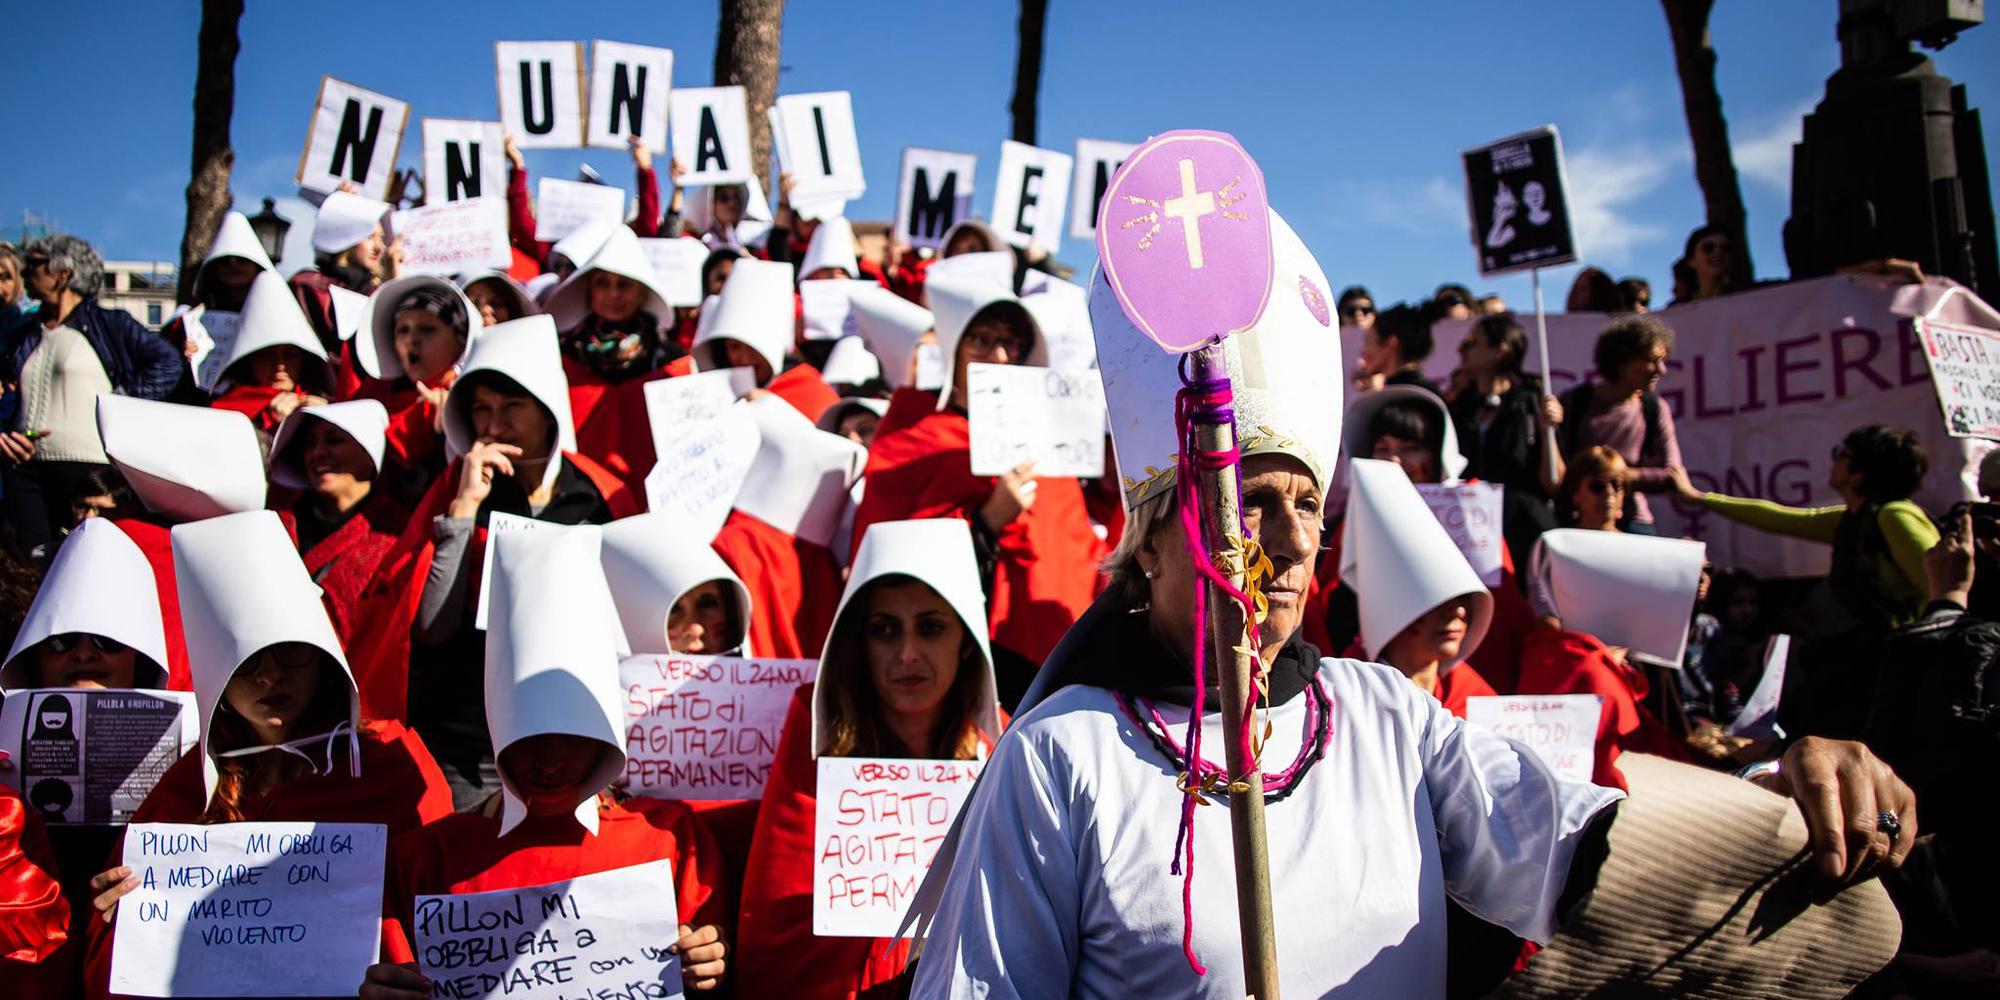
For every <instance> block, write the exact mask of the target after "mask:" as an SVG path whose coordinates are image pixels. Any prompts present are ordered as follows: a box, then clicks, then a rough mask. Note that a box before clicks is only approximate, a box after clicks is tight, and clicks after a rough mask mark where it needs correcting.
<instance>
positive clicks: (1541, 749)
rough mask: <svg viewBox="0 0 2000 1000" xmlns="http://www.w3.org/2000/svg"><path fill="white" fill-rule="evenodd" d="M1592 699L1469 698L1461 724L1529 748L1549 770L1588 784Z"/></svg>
mask: <svg viewBox="0 0 2000 1000" xmlns="http://www.w3.org/2000/svg"><path fill="white" fill-rule="evenodd" d="M1599 701H1600V699H1599V698H1598V697H1597V696H1596V695H1594V694H1556V695H1548V694H1509V695H1494V696H1491V697H1486V696H1482V697H1477V698H1467V699H1466V700H1465V721H1467V722H1470V723H1473V724H1474V725H1480V726H1485V727H1486V728H1488V729H1491V730H1493V731H1494V732H1495V733H1498V734H1500V735H1501V736H1505V737H1507V738H1508V739H1511V740H1519V741H1520V742H1522V743H1525V744H1527V745H1528V749H1530V750H1533V751H1534V752H1535V754H1536V756H1539V757H1540V758H1542V762H1543V763H1545V764H1547V765H1548V766H1549V768H1550V769H1551V770H1554V771H1556V772H1557V773H1559V774H1566V775H1568V776H1570V777H1572V778H1575V779H1576V780H1578V781H1589V780H1590V776H1591V774H1592V772H1594V771H1595V770H1596V768H1597V717H1598V712H1599Z"/></svg>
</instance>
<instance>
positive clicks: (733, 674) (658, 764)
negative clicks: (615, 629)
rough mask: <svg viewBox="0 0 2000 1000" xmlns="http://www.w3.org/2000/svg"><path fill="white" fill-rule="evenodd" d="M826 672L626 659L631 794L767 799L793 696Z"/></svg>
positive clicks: (783, 665)
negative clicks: (766, 789)
mask: <svg viewBox="0 0 2000 1000" xmlns="http://www.w3.org/2000/svg"><path fill="white" fill-rule="evenodd" d="M818 676H819V661H818V660H753V659H746V658H744V657H740V656H699V655H695V654H692V653H648V654H643V655H640V656H630V657H626V658H625V660H624V662H623V663H621V664H619V667H618V678H619V682H620V683H621V684H623V685H624V690H625V778H624V780H625V789H626V790H627V791H629V792H631V793H632V794H634V795H646V796H651V797H652V798H656V799H754V798H757V797H759V796H761V795H763V794H764V781H765V779H766V778H768V777H770V774H771V762H772V760H773V759H775V758H776V757H777V754H778V736H779V734H780V733H782V732H783V731H784V728H785V711H786V709H788V708H789V707H790V706H791V703H792V693H793V692H794V691H797V690H798V688H799V685H801V684H810V683H812V682H813V680H814V678H816V677H818Z"/></svg>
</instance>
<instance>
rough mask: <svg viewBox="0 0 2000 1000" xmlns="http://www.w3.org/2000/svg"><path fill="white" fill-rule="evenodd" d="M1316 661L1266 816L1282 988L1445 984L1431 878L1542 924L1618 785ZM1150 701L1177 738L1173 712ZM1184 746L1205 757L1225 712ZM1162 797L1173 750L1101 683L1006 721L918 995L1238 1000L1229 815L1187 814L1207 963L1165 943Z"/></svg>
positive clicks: (1409, 990)
mask: <svg viewBox="0 0 2000 1000" xmlns="http://www.w3.org/2000/svg"><path fill="white" fill-rule="evenodd" d="M1319 674H1320V677H1321V678H1323V679H1324V681H1325V682H1326V685H1327V690H1328V691H1329V693H1330V694H1331V695H1332V699H1333V733H1332V739H1331V741H1330V743H1329V744H1328V747H1327V752H1326V757H1325V759H1323V760H1321V761H1320V762H1319V763H1317V764H1315V765H1314V766H1313V767H1312V768H1311V770H1309V771H1308V772H1307V773H1306V776H1305V778H1304V779H1303V780H1302V781H1301V783H1300V785H1299V787H1298V788H1296V789H1295V790H1294V791H1293V792H1292V794H1291V795H1290V796H1288V797H1287V798H1285V799H1284V800H1283V801H1279V802H1273V803H1270V804H1269V805H1268V806H1267V808H1266V810H1265V816H1266V821H1267V824H1268V835H1269V843H1270V857H1271V889H1272V895H1273V906H1274V912H1275V916H1276V923H1277V953H1278V967H1279V981H1280V988H1281V991H1282V993H1283V995H1284V996H1286V997H1288V998H1297V997H1322V996H1325V997H1371V998H1374V997H1398V998H1405V997H1408V998H1419V997H1442V996H1444V989H1445V895H1446V893H1449V894H1450V895H1451V897H1452V898H1454V899H1456V900H1458V901H1459V903H1460V904H1461V905H1463V906H1465V907H1466V908H1467V909H1469V910H1471V911H1472V912H1473V913H1475V914H1478V915H1479V916H1481V917H1483V918H1485V919H1486V920H1488V921H1490V922H1492V923H1495V924H1499V925H1501V926H1503V927H1507V928H1509V929H1510V930H1512V931H1514V932H1515V933H1516V934H1519V935H1521V936H1523V937H1527V938H1531V939H1534V940H1538V941H1545V940H1547V939H1548V937H1549V936H1550V935H1551V934H1552V933H1553V931H1554V920H1555V908H1556V903H1557V900H1558V898H1559V897H1560V896H1561V894H1562V889H1563V881H1564V879H1565V878H1566V877H1567V874H1568V871H1569V865H1570V859H1571V855H1572V853H1573V851H1574V850H1575V845H1576V841H1577V839H1578V835H1579V833H1580V832H1581V831H1582V830H1583V829H1584V827H1585V826H1586V825H1587V824H1588V823H1589V821H1590V819H1591V817H1593V816H1595V815H1596V814H1597V813H1598V811H1599V810H1601V809H1603V808H1604V807H1606V806H1608V805H1610V804H1611V803H1612V802H1613V801H1615V800H1617V799H1618V798H1620V797H1621V796H1622V793H1620V792H1617V791H1614V790H1612V789H1607V788H1599V787H1596V786H1594V785H1589V784H1583V783H1579V782H1576V781H1572V780H1570V779H1567V778H1564V777H1561V776H1559V775H1557V774H1556V773H1554V772H1553V771H1551V770H1549V768H1547V767H1546V766H1544V765H1543V764H1542V763H1541V761H1540V760H1539V759H1538V758H1536V757H1535V756H1534V754H1533V753H1532V752H1531V751H1529V750H1528V749H1527V748H1525V747H1524V746H1522V745H1520V744H1518V743H1513V742H1510V741H1508V740H1504V739H1502V738H1500V737H1498V736H1495V735H1493V734H1492V733H1490V732H1488V731H1486V730H1484V729H1481V728H1477V727H1471V726H1467V725H1466V724H1465V723H1464V722H1463V721H1461V720H1460V719H1458V718H1456V717H1454V716H1452V715H1451V714H1450V713H1448V712H1446V711H1445V710H1444V709H1443V707H1442V706H1440V705H1439V704H1438V703H1437V701H1436V700H1435V699H1433V698H1431V697H1430V696H1428V695H1426V694H1425V693H1424V692H1422V691H1420V690H1418V688H1417V687H1416V685H1414V684H1411V683H1410V682H1409V681H1408V680H1407V679H1405V678H1404V677H1403V676H1402V675H1401V674H1399V673H1397V672H1396V671H1394V670H1391V669H1389V668H1387V667H1384V666H1381V665H1379V664H1373V663H1362V662H1359V661H1356V660H1345V659H1331V658H1329V659H1326V660H1322V661H1321V663H1320V671H1319ZM1308 698H1310V695H1309V694H1302V695H1300V696H1299V697H1296V698H1293V699H1292V700H1291V702H1290V703H1288V704H1286V705H1283V706H1280V707H1278V708H1277V709H1275V710H1274V711H1273V712H1272V723H1273V725H1274V726H1275V732H1274V733H1273V735H1272V738H1271V740H1270V742H1269V744H1268V745H1267V746H1266V748H1265V750H1264V758H1263V759H1264V766H1265V767H1266V768H1267V769H1270V770H1280V769H1282V768H1284V767H1285V766H1287V765H1288V764H1289V763H1291V761H1292V760H1293V758H1294V756H1295V755H1296V754H1297V752H1298V749H1299V745H1300V741H1301V739H1302V737H1303V736H1304V733H1303V729H1304V724H1305V719H1306V702H1307V700H1308ZM1158 707H1159V711H1160V714H1161V716H1162V717H1163V718H1165V719H1166V720H1167V722H1168V724H1169V729H1170V731H1171V732H1172V733H1173V735H1174V738H1175V739H1176V740H1177V741H1180V742H1181V744H1182V745H1183V746H1184V745H1185V744H1186V740H1185V730H1186V727H1187V723H1186V718H1187V716H1186V709H1185V707H1175V706H1158ZM1140 711H1141V712H1142V713H1143V712H1144V709H1143V708H1141V709H1140ZM1176 717H1178V718H1179V720H1180V721H1179V722H1175V721H1174V720H1175V718H1176ZM1202 739H1203V756H1204V757H1207V758H1208V759H1210V760H1220V759H1221V758H1222V753H1223V743H1222V740H1223V734H1222V716H1221V713H1219V712H1216V713H1211V714H1209V715H1208V716H1207V717H1206V719H1205V722H1204V728H1203V737H1202ZM1180 800H1181V793H1180V792H1179V791H1178V790H1177V789H1176V788H1175V785H1174V771H1173V769H1172V768H1171V766H1170V765H1169V764H1168V763H1167V762H1166V760H1165V758H1164V757H1163V756H1162V755H1161V754H1160V752H1159V751H1158V750H1157V749H1155V748H1154V746H1153V745H1152V743H1151V742H1149V741H1148V739H1147V737H1146V735H1145V734H1144V733H1143V732H1140V731H1138V730H1137V729H1135V728H1134V726H1133V725H1132V722H1131V721H1130V719H1129V718H1128V717H1127V716H1126V715H1125V713H1124V712H1123V710H1121V709H1120V708H1119V707H1118V703H1117V701H1116V698H1115V696H1113V695H1112V693H1111V692H1109V691H1107V690H1105V689H1103V688H1095V687H1085V686H1072V687H1069V688H1065V689H1063V690H1062V691H1059V692H1057V693H1056V694H1054V695H1053V696H1051V697H1050V698H1049V699H1048V700H1047V701H1045V702H1043V703H1042V704H1041V705H1039V706H1037V707H1036V708H1035V709H1034V710H1033V711H1031V712H1029V713H1027V714H1026V715H1023V716H1022V717H1021V718H1019V719H1016V720H1015V721H1014V724H1013V726H1012V727H1011V728H1010V729H1009V730H1008V731H1007V734H1006V736H1005V737H1004V738H1003V739H1001V741H1000V743H999V745H998V746H997V747H996V748H995V750H994V754H993V758H992V760H991V761H990V762H989V763H988V764H987V765H986V770H985V774H984V775H983V776H982V778H981V780H980V782H979V785H978V787H977V788H976V789H975V790H974V792H973V794H972V798H971V800H970V801H969V802H968V803H967V804H966V807H965V815H964V818H963V824H962V827H963V831H962V835H963V837H964V839H963V840H961V841H960V842H959V844H958V848H957V851H956V853H955V855H954V856H953V857H952V859H951V866H952V867H951V870H950V873H949V875H948V876H947V877H946V881H945V883H944V892H943V895H942V897H941V899H940V902H939V904H938V916H937V920H936V922H935V923H934V924H933V925H932V927H931V929H930V933H929V935H928V937H927V939H926V943H925V945H924V951H923V960H922V961H921V962H920V963H919V964H918V969H917V979H916V986H915V989H914V991H913V993H912V995H913V996H917V997H925V998H931V997H946V996H949V997H993V998H1001V997H1049V998H1055V997H1103V998H1116V1000H1131V998H1133V997H1185V996H1200V997H1218V998H1228V1000H1241V998H1242V997H1243V996H1244V994H1245V989H1244V985H1243V973H1242V959H1241V957H1240V956H1241V948H1240V940H1241V939H1240V937H1239V935H1238V931H1237V920H1236V880H1235V873H1234V870H1233V867H1232V862H1231V853H1230V835H1229V811H1228V809H1227V808H1222V807H1217V806H1215V805H1209V806H1204V807H1200V808H1197V809H1196V810H1195V844H1196V846H1195V881H1194V911H1195V951H1196V954H1197V955H1198V956H1199V957H1200V958H1201V960H1202V962H1203V963H1204V964H1206V965H1207V966H1208V975H1207V976H1206V977H1197V976H1196V975H1195V974H1194V973H1193V971H1192V970H1191V969H1189V967H1188V964H1187V961H1186V959H1185V958H1184V957H1183V956H1182V953H1181V932H1182V926H1183V920H1182V911H1181V880H1180V879H1179V878H1178V877H1176V876H1174V875H1172V874H1171V873H1170V872H1169V871H1168V865H1169V864H1170V863H1171V861H1172V855H1173V847H1174V835H1175V830H1176V826H1177V824H1178V822H1179V818H1180V810H1179V804H1180Z"/></svg>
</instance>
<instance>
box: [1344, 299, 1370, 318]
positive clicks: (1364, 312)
mask: <svg viewBox="0 0 2000 1000" xmlns="http://www.w3.org/2000/svg"><path fill="white" fill-rule="evenodd" d="M1340 314H1341V315H1342V316H1373V315H1375V307H1374V306H1367V305H1362V304H1360V303H1358V302H1357V303H1354V304H1352V305H1345V306H1341V307H1340Z"/></svg>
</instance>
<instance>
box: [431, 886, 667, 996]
mask: <svg viewBox="0 0 2000 1000" xmlns="http://www.w3.org/2000/svg"><path fill="white" fill-rule="evenodd" d="M678 912H679V907H678V906H677V905H676V903H675V901H674V867H673V865H672V864H671V863H670V862H667V861H664V860H661V861H648V862H645V863H643V864H637V865H629V866H627V867H624V868H614V869H612V870H611V871H608V872H598V873H596V874H594V875H580V876H578V877H576V878H573V879H570V880H569V881H567V882H551V883H548V884H546V885H532V886H525V887H522V888H519V889H496V890H494V891H492V892H468V893H460V894H457V895H449V896H418V897H417V898H416V905H415V907H414V909H413V912H412V914H411V919H410V930H411V931H412V933H413V935H414V937H415V938H416V944H417V968H418V969H419V970H420V971H422V972H423V974H424V975H426V976H428V977H430V980H431V982H432V983H433V984H435V992H433V993H432V995H433V996H440V997H664V998H671V997H678V996H680V995H681V957H680V955H679V953H677V952H671V951H668V950H667V948H668V946H670V945H672V944H673V943H674V941H675V940H676V939H678V938H679V937H680V935H679V933H678V923H679V920H678V916H677V914H678Z"/></svg>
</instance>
